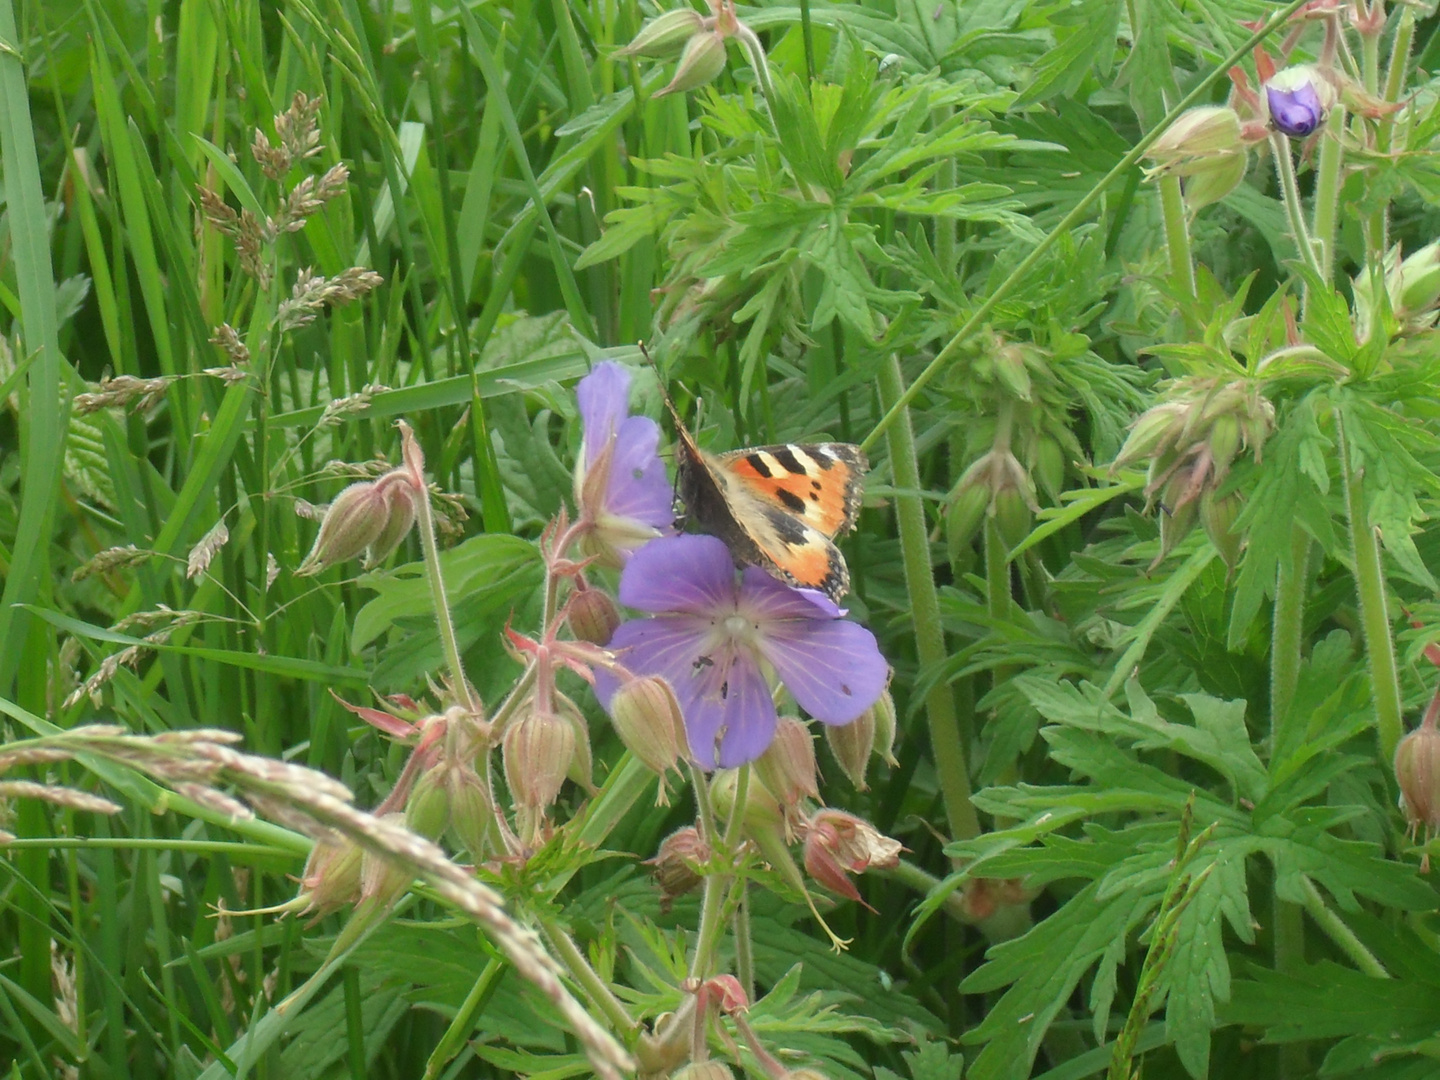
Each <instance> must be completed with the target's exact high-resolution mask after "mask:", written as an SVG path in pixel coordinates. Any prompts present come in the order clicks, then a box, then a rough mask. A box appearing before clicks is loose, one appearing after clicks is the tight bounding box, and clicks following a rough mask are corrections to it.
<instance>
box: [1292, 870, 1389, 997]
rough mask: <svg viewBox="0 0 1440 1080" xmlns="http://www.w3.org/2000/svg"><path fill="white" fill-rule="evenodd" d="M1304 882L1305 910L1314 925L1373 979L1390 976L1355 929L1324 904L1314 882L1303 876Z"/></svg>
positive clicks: (1323, 899)
mask: <svg viewBox="0 0 1440 1080" xmlns="http://www.w3.org/2000/svg"><path fill="white" fill-rule="evenodd" d="M1304 882H1305V910H1306V911H1308V912H1309V913H1310V917H1311V918H1312V919H1314V920H1315V925H1317V926H1318V927H1320V929H1321V930H1323V931H1325V935H1326V936H1327V937H1328V938H1329V939H1330V940H1331V941H1333V942H1334V943H1335V945H1336V947H1337V948H1338V949H1339V950H1340V951H1341V952H1343V953H1344V954H1345V955H1346V956H1348V957H1349V958H1350V960H1351V962H1352V963H1353V964H1354V965H1355V966H1356V967H1357V968H1359V969H1360V970H1361V971H1363V972H1364V973H1365V974H1366V975H1369V976H1370V977H1371V978H1375V979H1388V978H1390V973H1389V972H1388V971H1386V970H1385V965H1384V964H1382V963H1380V961H1379V960H1377V959H1376V958H1375V954H1374V953H1372V952H1371V951H1370V950H1369V949H1367V948H1366V947H1365V943H1364V942H1362V941H1361V940H1360V939H1359V938H1358V937H1356V936H1355V931H1354V930H1351V929H1350V927H1348V926H1346V925H1345V920H1343V919H1342V918H1340V916H1339V915H1336V914H1335V913H1334V912H1333V911H1331V910H1330V908H1329V907H1328V906H1327V905H1326V903H1325V898H1324V897H1323V896H1321V895H1320V890H1319V889H1317V888H1316V887H1315V883H1314V882H1313V881H1311V880H1310V879H1309V878H1305V879H1304Z"/></svg>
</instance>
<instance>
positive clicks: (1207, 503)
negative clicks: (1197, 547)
mask: <svg viewBox="0 0 1440 1080" xmlns="http://www.w3.org/2000/svg"><path fill="white" fill-rule="evenodd" d="M1274 426H1275V407H1274V406H1273V405H1272V404H1271V403H1270V402H1269V400H1268V399H1267V398H1265V397H1264V396H1263V395H1262V394H1261V393H1260V392H1259V390H1258V388H1257V387H1256V386H1255V385H1254V384H1252V383H1248V382H1244V381H1239V380H1237V381H1235V382H1220V381H1219V380H1216V379H1198V378H1197V379H1182V380H1179V381H1178V382H1177V383H1175V385H1174V387H1173V388H1172V392H1171V394H1170V396H1169V398H1168V399H1167V400H1165V401H1163V402H1161V403H1160V404H1159V405H1156V406H1154V407H1153V408H1151V409H1150V410H1149V411H1147V412H1146V413H1144V414H1143V415H1142V416H1141V417H1140V419H1138V420H1137V421H1135V424H1134V426H1133V427H1132V428H1131V429H1130V437H1129V438H1128V439H1126V441H1125V445H1124V446H1123V447H1121V448H1120V453H1119V454H1118V455H1117V456H1116V458H1115V462H1114V464H1113V465H1111V469H1112V471H1113V470H1115V469H1120V468H1124V467H1125V466H1127V465H1133V464H1136V463H1138V462H1141V461H1147V460H1148V461H1149V463H1150V464H1149V471H1148V474H1147V479H1146V484H1145V497H1146V498H1147V499H1150V500H1152V501H1158V502H1159V504H1160V554H1159V556H1157V558H1156V563H1157V564H1158V563H1159V561H1160V560H1161V559H1163V558H1164V557H1165V556H1166V555H1168V554H1169V553H1170V552H1171V551H1172V550H1173V549H1174V547H1175V545H1176V544H1178V543H1179V542H1180V541H1181V540H1182V539H1184V537H1185V535H1186V534H1187V533H1189V531H1190V530H1191V529H1192V528H1193V527H1194V526H1195V523H1196V521H1197V520H1198V521H1199V522H1200V523H1201V524H1202V525H1203V526H1204V528H1205V532H1206V534H1207V535H1208V536H1209V537H1210V541H1211V543H1213V544H1214V545H1215V547H1216V549H1217V550H1218V551H1219V552H1220V555H1221V557H1222V558H1224V560H1225V563H1226V565H1227V566H1229V567H1231V568H1232V569H1233V568H1234V566H1235V562H1236V560H1237V559H1238V558H1239V555H1240V547H1241V537H1240V536H1239V535H1238V534H1236V533H1235V532H1234V530H1233V525H1234V523H1235V519H1236V517H1237V516H1238V515H1239V512H1240V509H1241V506H1240V497H1239V496H1238V495H1237V494H1235V493H1233V492H1230V493H1226V494H1220V493H1219V492H1220V490H1221V487H1222V485H1223V484H1224V481H1225V478H1226V476H1227V475H1228V474H1229V472H1230V466H1231V464H1232V463H1233V462H1234V461H1235V459H1236V457H1237V456H1238V455H1239V454H1240V452H1241V451H1242V450H1247V449H1248V450H1250V451H1251V452H1252V453H1253V454H1254V455H1255V460H1256V461H1257V462H1258V461H1259V460H1260V453H1261V448H1262V447H1263V446H1264V445H1265V440H1266V439H1267V438H1269V436H1270V432H1271V431H1272V430H1273V429H1274Z"/></svg>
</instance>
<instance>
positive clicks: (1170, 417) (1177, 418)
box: [1110, 401, 1190, 473]
mask: <svg viewBox="0 0 1440 1080" xmlns="http://www.w3.org/2000/svg"><path fill="white" fill-rule="evenodd" d="M1189 411H1190V405H1189V403H1188V402H1181V401H1162V402H1161V403H1160V404H1159V405H1156V406H1153V407H1152V408H1150V409H1147V410H1146V411H1145V412H1143V413H1141V414H1140V418H1139V419H1138V420H1136V421H1135V423H1134V424H1133V425H1132V426H1131V428H1130V436H1129V438H1127V439H1126V440H1125V445H1124V446H1122V447H1120V453H1118V454H1116V455H1115V460H1114V462H1112V463H1111V465H1110V471H1111V472H1112V473H1113V472H1115V470H1117V469H1123V468H1124V467H1125V466H1126V465H1131V464H1134V463H1135V462H1137V461H1144V460H1145V459H1147V458H1153V457H1155V456H1156V455H1157V454H1159V453H1161V452H1162V451H1164V450H1165V449H1167V448H1169V447H1170V446H1172V445H1173V444H1174V442H1175V439H1176V438H1177V437H1178V436H1179V433H1180V430H1181V428H1182V427H1183V425H1184V423H1185V417H1186V415H1187V414H1188V413H1189Z"/></svg>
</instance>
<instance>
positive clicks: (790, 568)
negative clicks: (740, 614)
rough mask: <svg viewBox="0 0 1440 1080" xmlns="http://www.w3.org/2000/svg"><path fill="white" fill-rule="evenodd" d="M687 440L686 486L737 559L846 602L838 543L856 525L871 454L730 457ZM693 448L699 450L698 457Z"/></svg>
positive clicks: (820, 447)
mask: <svg viewBox="0 0 1440 1080" xmlns="http://www.w3.org/2000/svg"><path fill="white" fill-rule="evenodd" d="M686 442H688V440H682V443H681V485H682V493H683V494H684V496H685V502H686V506H688V507H689V508H690V512H691V514H692V515H693V516H694V517H695V519H696V523H697V524H698V525H699V526H700V527H701V528H702V529H704V530H705V531H706V532H709V533H711V534H713V535H715V536H719V537H720V538H721V539H722V540H724V541H725V542H726V543H727V544H728V545H729V546H730V550H731V552H732V553H733V554H734V555H735V557H736V559H737V560H739V561H740V562H743V563H749V564H752V565H755V566H760V567H763V568H764V569H765V570H767V571H768V572H770V573H771V574H772V575H774V576H775V577H778V578H780V579H782V580H783V581H787V582H789V583H790V584H791V585H796V586H799V587H801V588H807V589H819V590H821V591H822V592H824V593H826V594H827V595H828V596H829V597H830V598H831V599H832V600H838V599H839V598H840V597H841V596H843V595H844V594H845V592H846V590H848V589H849V587H850V574H849V571H848V570H847V569H846V566H845V558H844V556H842V555H841V554H840V549H839V548H837V547H836V546H835V544H834V543H833V541H832V538H833V537H834V536H836V535H838V534H839V533H841V532H844V531H846V530H848V529H849V528H850V527H851V526H853V525H854V524H855V516H856V514H857V513H858V512H859V509H860V494H861V477H862V476H863V475H864V472H865V468H866V463H865V456H864V454H862V453H861V452H860V450H859V449H858V448H856V447H853V446H848V445H846V444H843V443H822V444H816V445H811V446H796V445H785V446H767V447H759V448H757V449H753V450H741V451H737V452H735V453H731V454H725V455H723V456H718V457H717V456H714V455H710V454H706V453H705V452H704V451H702V450H699V449H698V448H695V447H694V444H693V442H690V443H689V445H688V446H687V445H686ZM692 451H693V453H692Z"/></svg>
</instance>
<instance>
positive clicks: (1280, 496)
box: [1228, 397, 1339, 650]
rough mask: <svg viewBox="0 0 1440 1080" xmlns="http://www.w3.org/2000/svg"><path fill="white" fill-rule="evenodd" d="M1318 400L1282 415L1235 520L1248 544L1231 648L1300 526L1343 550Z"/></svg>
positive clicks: (1240, 641)
mask: <svg viewBox="0 0 1440 1080" xmlns="http://www.w3.org/2000/svg"><path fill="white" fill-rule="evenodd" d="M1315 404H1316V403H1315V401H1314V399H1313V398H1311V397H1306V398H1304V399H1302V400H1300V401H1298V402H1296V403H1295V404H1294V405H1293V406H1292V407H1291V408H1290V409H1289V410H1287V411H1285V412H1284V413H1282V414H1281V417H1280V422H1279V427H1278V428H1277V430H1276V432H1275V434H1274V435H1272V436H1271V437H1270V439H1269V441H1268V442H1266V444H1265V467H1264V468H1263V469H1256V470H1255V471H1256V476H1257V479H1256V483H1255V488H1254V490H1253V491H1252V492H1251V493H1250V496H1249V498H1248V499H1247V500H1246V504H1245V509H1244V510H1243V511H1241V514H1240V517H1239V519H1238V520H1237V522H1236V525H1235V527H1236V529H1242V530H1244V531H1245V535H1246V537H1247V543H1246V548H1245V558H1244V560H1243V561H1242V562H1241V564H1240V574H1239V576H1238V577H1237V578H1236V581H1235V599H1234V606H1233V607H1232V608H1231V609H1230V633H1229V640H1228V644H1229V647H1230V648H1231V649H1232V650H1239V649H1242V648H1243V647H1244V644H1245V639H1246V637H1247V636H1248V635H1249V633H1250V628H1251V625H1252V624H1253V623H1254V621H1255V618H1256V616H1257V615H1258V614H1259V612H1260V605H1261V604H1262V603H1263V602H1264V601H1265V598H1266V597H1267V596H1273V595H1274V592H1275V572H1276V569H1277V568H1278V567H1279V565H1280V563H1281V561H1282V560H1284V561H1289V559H1290V551H1291V543H1292V533H1293V529H1294V526H1296V525H1299V526H1300V527H1301V528H1303V529H1304V530H1305V531H1306V532H1308V533H1309V534H1310V536H1311V537H1312V538H1313V539H1314V540H1316V541H1317V542H1318V543H1319V544H1320V547H1321V548H1322V549H1323V550H1324V551H1326V552H1327V553H1334V552H1337V551H1338V550H1339V536H1338V534H1337V533H1336V531H1335V527H1334V524H1333V521H1332V508H1331V500H1330V499H1327V498H1326V495H1327V493H1328V492H1329V489H1330V460H1331V459H1332V458H1333V456H1334V452H1335V451H1334V443H1333V441H1332V440H1331V439H1330V438H1329V437H1328V436H1326V435H1325V434H1324V433H1323V432H1321V430H1320V426H1319V424H1318V423H1317V421H1316V416H1315Z"/></svg>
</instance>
